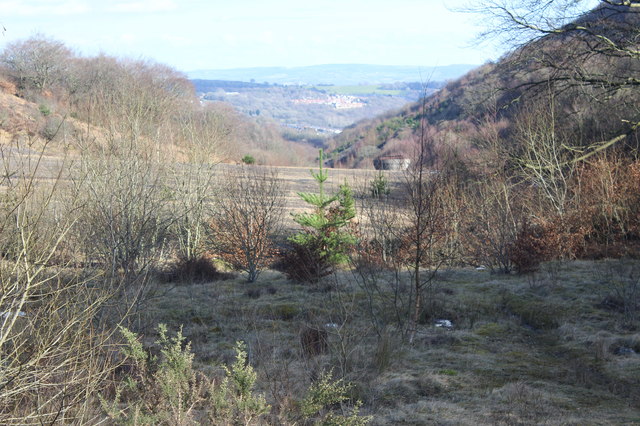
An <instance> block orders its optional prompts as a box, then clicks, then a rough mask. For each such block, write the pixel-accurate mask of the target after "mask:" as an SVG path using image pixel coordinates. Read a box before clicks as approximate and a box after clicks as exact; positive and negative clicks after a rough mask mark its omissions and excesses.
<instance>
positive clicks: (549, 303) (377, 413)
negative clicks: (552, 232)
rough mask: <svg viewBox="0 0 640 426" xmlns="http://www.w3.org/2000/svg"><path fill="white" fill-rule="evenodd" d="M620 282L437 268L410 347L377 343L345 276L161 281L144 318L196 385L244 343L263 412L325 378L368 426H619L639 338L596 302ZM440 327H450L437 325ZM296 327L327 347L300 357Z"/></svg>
mask: <svg viewBox="0 0 640 426" xmlns="http://www.w3.org/2000/svg"><path fill="white" fill-rule="evenodd" d="M630 274H631V275H632V276H631V275H630ZM623 276H626V277H630V278H629V279H631V280H635V281H636V282H637V280H638V279H640V264H638V263H637V262H625V261H602V262H567V263H552V264H547V265H545V266H544V268H543V269H542V270H541V271H540V272H539V273H536V274H535V275H532V276H512V275H492V274H490V273H489V272H487V271H478V270H475V269H454V270H448V271H443V272H442V273H440V274H439V275H438V278H437V280H436V284H435V286H434V287H433V288H432V289H431V291H430V294H429V298H428V301H429V302H428V303H429V304H430V308H429V309H428V310H427V313H426V314H425V316H424V319H423V321H422V323H421V324H420V329H419V332H418V337H417V339H416V341H415V343H414V344H413V345H408V344H406V343H403V340H402V339H401V337H400V336H399V335H398V332H397V330H396V329H395V328H394V327H393V326H391V325H390V326H388V327H387V328H383V329H382V330H378V331H379V333H380V334H377V333H376V330H375V327H374V326H373V324H374V323H375V321H374V319H373V318H371V317H370V315H369V312H370V305H369V298H368V294H367V292H366V291H365V290H364V288H363V287H362V286H361V285H359V283H360V284H361V280H360V279H359V275H358V273H357V272H356V271H343V272H341V273H339V274H337V275H336V276H333V277H328V278H326V279H325V281H323V282H322V283H320V285H318V286H306V285H301V284H296V283H294V282H291V281H288V280H287V279H285V277H284V276H283V275H282V274H280V273H278V272H275V271H269V272H266V273H264V274H263V275H262V276H261V277H260V278H259V280H258V282H257V283H254V284H247V283H245V282H244V280H242V279H241V278H236V279H232V280H229V281H220V282H206V283H200V284H182V285H180V284H178V285H176V284H175V283H173V284H165V285H164V286H165V287H164V290H165V291H166V293H165V296H163V297H162V298H160V299H158V300H156V301H155V302H154V303H153V305H152V306H151V307H150V308H149V309H148V310H147V311H146V315H147V317H146V321H148V322H149V323H160V322H164V323H167V324H169V325H170V328H171V329H172V330H174V331H175V330H177V329H178V328H179V327H180V326H181V325H182V326H183V327H184V329H183V331H184V334H185V336H186V337H187V339H188V340H189V341H190V342H191V343H192V345H193V346H192V348H193V351H194V353H195V354H196V365H197V366H198V368H199V369H200V370H202V371H205V372H208V373H209V374H215V373H216V372H217V371H219V368H220V365H221V364H225V363H229V362H230V361H231V360H232V357H233V350H232V349H233V347H234V343H235V342H236V341H237V340H242V341H245V342H246V343H247V345H248V348H249V362H250V363H251V365H253V366H254V367H255V368H256V370H257V371H258V374H259V379H258V381H259V391H261V392H263V393H264V394H265V395H266V398H267V400H268V401H269V402H270V403H271V404H275V405H276V406H285V405H286V404H288V403H290V402H291V400H292V399H293V400H295V399H296V396H297V395H301V394H303V393H304V389H305V388H306V387H307V386H308V385H309V384H310V383H311V382H312V380H314V379H315V378H317V377H318V376H319V374H320V373H321V372H322V371H332V372H333V375H334V376H335V377H340V378H344V379H345V380H346V381H348V382H350V383H352V384H353V387H352V389H351V397H352V398H354V399H358V400H361V401H363V403H364V405H363V407H362V411H361V412H362V414H368V415H373V420H372V424H443V425H444V424H451V425H454V424H455V425H458V424H468V425H474V424H475V425H477V424H508V425H517V424H520V425H525V424H575V425H584V424H632V423H637V422H640V412H639V411H638V408H639V403H640V387H639V386H638V385H639V383H638V382H639V378H640V356H639V355H638V352H640V335H638V333H637V328H636V329H628V328H625V327H624V326H623V325H622V324H623V322H622V314H620V313H619V312H616V309H615V308H612V307H607V306H606V304H603V303H602V302H603V300H605V299H606V298H607V297H608V296H610V295H611V294H612V292H614V291H615V285H616V284H615V282H616V281H617V280H618V279H619V278H620V277H623ZM380 278H381V282H384V281H385V279H389V281H391V278H390V277H384V276H381V277H380ZM405 279H408V277H406V276H405ZM328 288H332V289H333V290H332V291H329V290H328ZM388 308H389V309H390V310H391V309H392V308H391V307H390V306H389V307H388ZM389 313H391V312H389ZM441 319H446V320H449V321H451V323H452V327H451V328H442V327H438V326H436V323H437V320H441ZM309 330H316V331H319V333H320V335H323V336H326V346H321V347H320V348H319V349H318V350H312V349H309V348H308V347H306V346H305V344H304V338H303V336H305V335H306V333H309ZM148 339H149V340H151V339H152V338H151V336H148ZM274 421H275V420H274Z"/></svg>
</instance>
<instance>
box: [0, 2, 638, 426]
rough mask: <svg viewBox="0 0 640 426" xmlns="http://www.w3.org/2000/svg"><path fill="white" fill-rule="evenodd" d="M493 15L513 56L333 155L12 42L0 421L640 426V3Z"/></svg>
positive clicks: (172, 91)
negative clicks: (377, 162)
mask: <svg viewBox="0 0 640 426" xmlns="http://www.w3.org/2000/svg"><path fill="white" fill-rule="evenodd" d="M477 4H480V6H478V9H479V10H476V12H481V13H483V14H484V16H486V17H487V19H491V20H492V22H495V26H494V28H495V31H494V32H493V33H491V34H487V36H491V37H498V38H499V39H501V40H508V41H509V42H511V43H514V50H513V51H512V52H510V53H508V54H507V55H505V56H504V57H503V58H502V59H500V60H499V61H497V62H495V63H490V64H486V65H484V66H482V67H479V68H477V69H475V70H473V71H471V72H470V73H468V74H467V75H465V76H464V77H462V78H460V79H458V80H455V81H452V82H450V83H448V84H447V85H446V86H445V87H444V88H443V89H442V90H439V91H438V92H437V93H435V94H432V95H429V96H425V97H424V98H423V99H421V100H420V101H418V102H416V103H411V104H409V105H406V106H405V107H404V108H403V109H402V110H401V111H400V113H398V114H396V113H387V114H386V115H383V116H380V117H378V118H376V119H373V120H365V121H363V122H361V123H358V124H356V125H353V126H351V127H350V128H349V129H347V130H345V131H344V132H343V133H341V134H340V135H337V136H335V137H334V138H333V139H331V140H330V141H329V142H328V143H327V144H328V146H326V147H325V149H318V147H317V146H313V145H312V144H307V143H304V142H302V141H298V142H292V141H290V140H286V139H285V138H283V137H282V135H281V133H279V132H278V131H277V130H276V128H275V127H273V126H271V125H270V124H269V123H268V122H262V121H260V120H255V119H254V118H255V117H253V118H252V117H246V116H244V115H242V114H241V113H239V112H238V111H236V110H235V109H233V108H232V107H230V106H228V105H224V104H221V103H215V104H208V103H202V102H200V99H198V97H197V96H196V94H195V90H194V87H193V85H192V84H191V83H190V82H189V81H188V79H187V78H186V77H185V76H184V75H183V74H181V73H180V72H178V71H176V70H173V69H172V68H170V67H168V66H165V65H162V64H158V63H154V62H152V61H139V60H128V59H121V58H114V57H109V56H106V55H99V56H96V57H84V56H80V55H77V54H76V53H74V52H73V51H72V50H71V49H69V48H68V47H67V46H65V45H64V44H63V43H61V42H59V41H56V40H55V39H52V38H49V37H46V36H43V35H34V36H32V37H30V38H28V39H25V40H21V41H19V42H14V43H11V44H8V45H7V47H6V48H5V49H4V51H3V52H2V53H0V63H1V66H2V69H1V74H0V154H1V158H2V168H3V171H2V174H1V175H0V290H1V291H0V423H2V424H16V425H18V424H20V425H23V424H39V425H41V424H69V423H71V424H135V425H138V424H150V425H151V424H153V425H155V424H165V425H191V424H215V425H236V424H243V425H253V424H255V425H258V424H285V425H312V424H320V425H364V424H442V425H446V424H456V425H457V424H468V425H478V424H501V425H527V424H575V425H582V424H634V423H637V422H639V421H640V416H639V414H638V413H639V408H640V332H639V330H640V261H639V260H638V259H639V257H640V191H638V189H639V188H640V157H639V154H638V147H639V142H638V126H640V111H639V110H638V108H637V105H638V97H639V92H638V86H639V85H640V81H638V79H637V78H636V76H637V72H638V68H639V66H640V63H639V62H638V60H639V58H638V42H637V40H638V31H639V30H638V28H640V27H639V26H638V19H639V18H640V16H639V15H638V14H639V13H640V8H638V7H637V4H636V3H635V2H621V1H615V0H606V1H602V2H600V5H599V6H597V7H596V8H595V9H593V10H590V11H587V12H581V11H579V7H580V6H579V5H578V4H577V3H576V2H574V1H570V0H553V1H544V2H543V1H539V0H530V1H527V2H525V3H524V4H523V3H522V2H516V1H511V0H485V1H483V2H479V3H477ZM393 155H396V156H400V157H404V158H407V159H409V160H410V163H409V164H410V165H409V167H408V168H407V169H406V170H400V171H378V170H372V169H371V167H370V166H369V164H371V163H370V161H371V160H373V159H376V158H379V157H381V156H393ZM297 161H300V162H299V163H296V162H297ZM256 163H257V164H256ZM329 164H331V165H333V166H334V167H328V165H329ZM300 165H304V166H305V167H294V166H300Z"/></svg>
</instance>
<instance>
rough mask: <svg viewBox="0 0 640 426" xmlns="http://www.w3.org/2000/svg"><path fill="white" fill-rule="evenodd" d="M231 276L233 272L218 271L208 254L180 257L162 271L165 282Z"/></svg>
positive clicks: (184, 281)
mask: <svg viewBox="0 0 640 426" xmlns="http://www.w3.org/2000/svg"><path fill="white" fill-rule="evenodd" d="M231 278H233V274H231V273H228V272H220V271H218V268H216V266H215V265H214V264H213V262H212V261H211V258H210V257H209V256H206V255H203V256H200V257H198V258H196V259H178V260H177V261H176V262H175V263H174V264H172V265H171V266H169V267H168V268H167V269H165V270H164V271H162V272H161V273H160V279H161V280H162V281H164V282H182V283H204V282H211V281H220V280H228V279H231Z"/></svg>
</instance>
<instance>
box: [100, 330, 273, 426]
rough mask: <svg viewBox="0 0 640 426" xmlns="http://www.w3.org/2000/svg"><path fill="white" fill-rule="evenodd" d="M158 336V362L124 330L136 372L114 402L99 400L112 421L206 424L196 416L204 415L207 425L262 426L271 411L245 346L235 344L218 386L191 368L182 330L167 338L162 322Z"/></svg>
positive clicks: (123, 382)
mask: <svg viewBox="0 0 640 426" xmlns="http://www.w3.org/2000/svg"><path fill="white" fill-rule="evenodd" d="M158 332H159V334H160V338H159V340H158V341H157V342H156V343H157V344H158V345H160V356H159V358H156V357H149V356H148V355H147V351H146V350H145V348H144V347H143V345H142V343H141V342H140V340H139V338H138V336H136V335H135V334H134V333H132V332H131V331H129V330H127V329H125V328H122V334H123V335H124V338H125V341H126V346H125V347H124V349H123V350H122V352H123V354H124V355H125V356H126V357H127V359H128V360H129V361H130V363H131V369H130V371H131V372H132V373H133V374H129V375H127V376H125V377H122V378H121V381H120V384H119V385H118V387H117V389H116V394H115V398H114V399H113V400H111V401H107V400H106V399H105V398H104V397H102V398H101V402H102V408H103V410H104V411H105V413H106V414H107V416H108V417H109V418H110V419H111V420H113V421H114V422H115V423H116V424H142V425H156V424H171V425H185V424H203V423H202V422H199V421H198V420H197V417H202V414H206V415H208V418H209V419H208V420H209V421H208V422H207V424H244V425H250V424H263V420H264V416H265V415H266V414H268V413H269V412H270V409H271V407H270V406H269V405H267V403H266V401H265V399H264V396H262V395H259V394H255V393H254V391H253V388H254V386H255V382H256V379H257V374H256V372H255V371H254V369H253V367H251V365H249V364H247V352H246V349H245V345H244V343H242V342H237V344H236V348H235V349H236V360H235V362H234V363H233V364H232V365H231V366H230V367H227V366H224V367H223V368H224V371H225V378H224V379H222V381H220V383H219V384H216V382H215V381H213V380H210V379H208V378H207V377H206V376H205V375H204V374H202V373H198V372H196V371H195V370H194V369H193V357H194V355H193V353H191V344H190V343H185V338H184V337H183V336H182V332H181V331H178V333H177V334H176V336H175V337H169V336H168V335H167V327H166V326H165V325H163V324H160V325H159V326H158ZM196 413H198V414H197V415H196Z"/></svg>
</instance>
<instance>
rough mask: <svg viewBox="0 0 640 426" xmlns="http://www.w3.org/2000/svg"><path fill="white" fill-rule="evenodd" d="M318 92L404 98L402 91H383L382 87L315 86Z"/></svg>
mask: <svg viewBox="0 0 640 426" xmlns="http://www.w3.org/2000/svg"><path fill="white" fill-rule="evenodd" d="M313 87H314V89H316V90H322V91H325V92H327V93H332V94H336V95H352V96H358V95H381V96H402V95H403V93H404V92H403V91H402V90H389V89H381V88H380V85H378V84H372V85H365V84H363V85H357V86H313Z"/></svg>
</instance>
